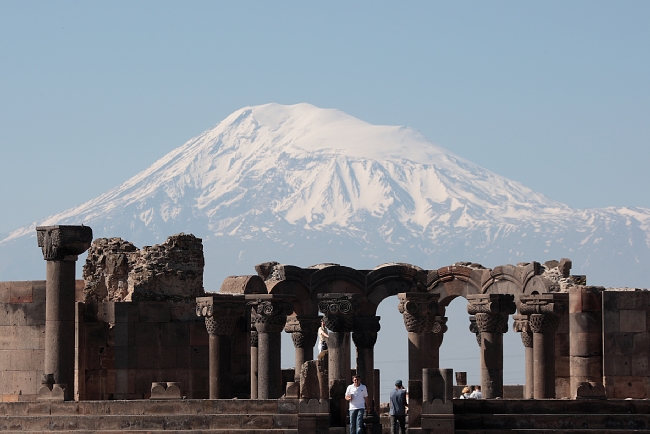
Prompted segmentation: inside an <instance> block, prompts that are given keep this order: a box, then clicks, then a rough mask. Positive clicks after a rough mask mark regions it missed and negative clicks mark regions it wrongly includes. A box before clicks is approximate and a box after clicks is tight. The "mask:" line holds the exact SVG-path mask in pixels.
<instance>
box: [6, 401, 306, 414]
mask: <svg viewBox="0 0 650 434" xmlns="http://www.w3.org/2000/svg"><path fill="white" fill-rule="evenodd" d="M297 409H298V400H291V399H287V400H251V399H241V400H238V399H213V400H210V399H183V400H148V399H145V400H129V401H126V400H123V401H118V400H116V401H80V402H75V401H68V402H47V401H45V402H43V401H41V402H0V415H5V416H39V415H61V416H64V415H167V414H175V415H181V414H186V415H202V414H204V415H207V414H267V415H274V414H295V413H297Z"/></svg>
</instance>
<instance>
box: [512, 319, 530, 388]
mask: <svg viewBox="0 0 650 434" xmlns="http://www.w3.org/2000/svg"><path fill="white" fill-rule="evenodd" d="M513 318H514V320H515V322H514V324H513V325H512V329H513V330H514V331H515V332H518V333H521V342H522V343H523V344H524V349H525V350H524V351H525V357H526V362H525V363H526V386H525V389H524V398H525V399H533V398H534V397H535V396H534V392H533V391H534V390H535V388H534V384H535V360H534V359H533V332H532V331H531V330H530V325H529V324H528V316H527V315H514V316H513Z"/></svg>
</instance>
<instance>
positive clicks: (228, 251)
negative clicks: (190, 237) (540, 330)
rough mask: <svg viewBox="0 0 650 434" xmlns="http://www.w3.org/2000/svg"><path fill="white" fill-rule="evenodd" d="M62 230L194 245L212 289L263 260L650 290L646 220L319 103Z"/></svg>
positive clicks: (174, 166) (214, 149)
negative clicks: (563, 265)
mask: <svg viewBox="0 0 650 434" xmlns="http://www.w3.org/2000/svg"><path fill="white" fill-rule="evenodd" d="M64 223H65V224H73V223H84V224H86V225H89V226H91V227H92V228H93V230H94V232H95V236H96V237H99V236H121V237H123V238H126V239H129V240H130V241H133V242H135V243H136V244H153V243H155V242H161V241H163V240H164V239H165V238H166V236H168V235H171V234H173V233H176V232H181V231H184V232H191V233H194V234H195V235H197V236H199V237H202V238H203V239H204V244H205V251H206V282H208V283H209V284H211V285H212V286H218V284H219V283H220V280H221V279H223V277H225V276H226V275H229V274H249V273H251V272H252V271H253V268H252V266H253V265H254V264H255V263H256V262H262V261H266V260H278V261H281V262H293V263H296V264H297V265H304V266H306V265H310V264H311V263H312V262H339V263H345V264H348V265H351V266H357V267H374V266H375V265H377V264H379V263H382V262H389V261H405V262H411V263H414V264H416V265H420V266H422V267H425V268H436V267H440V266H444V265H448V264H450V263H453V262H455V261H458V260H471V261H479V262H484V263H485V265H487V266H494V265H499V264H501V263H506V262H519V261H530V260H542V261H543V260H546V259H549V258H553V257H558V258H559V257H571V258H572V259H574V273H586V274H589V277H590V282H592V283H602V284H608V285H615V284H617V282H613V281H611V282H610V280H611V278H612V277H613V276H612V275H611V273H608V272H606V271H605V270H606V269H607V267H611V266H612V265H616V267H617V268H618V269H619V270H621V273H620V274H622V275H624V276H626V278H629V279H628V280H624V281H623V282H621V283H622V284H626V285H641V283H642V282H643V281H647V280H648V277H650V276H649V275H648V274H647V273H646V272H645V271H642V270H640V267H639V264H642V263H644V262H645V263H647V261H648V259H650V250H649V246H650V241H649V240H650V210H647V209H641V208H622V209H615V208H607V209H593V210H574V209H571V208H570V207H568V206H567V205H564V204H562V203H559V202H556V201H553V200H551V199H548V198H546V197H545V196H543V195H541V194H538V193H536V192H534V191H532V190H530V189H528V188H526V187H524V186H523V185H521V184H519V183H517V182H513V181H510V180H508V179H506V178H503V177H501V176H498V175H496V174H494V173H492V172H489V171H487V170H485V169H483V168H481V167H479V166H477V165H475V164H473V163H471V162H469V161H467V160H464V159H462V158H460V157H458V156H456V155H454V154H452V153H450V152H449V151H447V150H445V149H443V148H440V147H438V146H436V145H434V144H432V143H431V142H429V141H428V140H426V139H425V138H424V137H423V136H422V135H420V134H419V133H417V132H416V131H414V130H412V129H409V128H404V127H391V126H375V125H370V124H368V123H365V122H363V121H360V120H358V119H356V118H353V117H351V116H349V115H346V114H345V113H342V112H340V111H337V110H325V109H320V108H317V107H314V106H311V105H309V104H297V105H293V106H282V105H278V104H267V105H263V106H256V107H246V108H243V109H241V110H238V111H236V112H234V113H233V114H231V115H230V116H228V117H227V118H226V119H225V120H223V121H222V122H220V123H219V124H217V125H216V126H215V127H214V128H212V129H210V130H208V131H206V132H204V133H203V134H201V135H199V136H198V137H196V138H194V139H192V140H190V141H188V142H187V143H185V144H184V145H183V146H181V147H179V148H177V149H175V150H174V151H172V152H170V153H169V154H167V155H166V156H164V157H163V158H161V159H160V160H158V161H157V162H155V163H154V164H153V165H152V166H150V167H149V168H148V169H146V170H144V171H143V172H141V173H139V174H138V175H136V176H134V177H133V178H131V179H130V180H128V181H126V182H125V183H124V184H122V185H120V186H118V187H116V188H114V189H112V190H110V191H108V192H107V193H105V194H103V195H101V196H99V197H98V198H96V199H93V200H91V201H89V202H86V203H84V204H82V205H80V206H78V207H75V208H72V209H70V210H67V211H64V212H62V213H60V214H57V215H55V216H51V217H48V218H46V219H44V220H43V221H41V222H38V224H64ZM34 226H36V225H35V224H34V225H30V226H26V227H23V228H20V229H17V230H16V231H14V232H12V233H11V234H9V236H8V237H6V238H5V239H4V240H2V241H0V280H7V279H9V278H12V279H19V278H21V277H20V276H18V275H17V273H18V272H19V271H20V268H22V267H19V268H16V266H15V263H16V261H17V259H16V257H15V256H16V252H18V251H21V249H22V250H24V254H25V255H27V256H29V257H30V258H31V256H36V257H37V259H39V258H38V251H36V249H35V248H34V246H33V245H35V241H34V240H32V241H29V243H30V244H32V245H30V246H29V247H28V244H26V243H28V242H27V241H24V240H26V239H28V238H30V237H33V236H34ZM21 246H22V247H21ZM9 251H13V253H11V254H10V253H5V252H9ZM18 256H20V255H18ZM41 260H42V259H41ZM211 260H213V261H217V262H218V263H219V264H220V265H221V267H219V269H218V270H214V269H211V267H210V265H209V264H210V261H211ZM22 261H24V262H25V261H26V262H30V263H37V262H35V261H31V260H28V259H26V258H22ZM12 264H13V265H12ZM37 267H41V268H42V269H44V267H43V265H42V264H39V265H37ZM208 270H209V271H208ZM594 273H595V274H594ZM617 274H618V273H617ZM620 274H619V275H620ZM22 278H28V277H22ZM593 278H595V279H596V280H595V281H593ZM608 279H609V280H608ZM622 280H623V279H622ZM637 282H638V283H637Z"/></svg>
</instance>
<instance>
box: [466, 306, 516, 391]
mask: <svg viewBox="0 0 650 434" xmlns="http://www.w3.org/2000/svg"><path fill="white" fill-rule="evenodd" d="M467 299H468V301H469V304H468V305H467V312H468V313H469V314H470V315H474V316H475V317H476V325H477V327H478V328H479V330H480V332H481V389H482V392H483V398H486V399H490V398H503V334H504V333H506V332H507V331H508V316H509V315H511V314H513V313H515V310H516V306H515V302H514V296H513V295H511V294H473V295H469V296H467Z"/></svg>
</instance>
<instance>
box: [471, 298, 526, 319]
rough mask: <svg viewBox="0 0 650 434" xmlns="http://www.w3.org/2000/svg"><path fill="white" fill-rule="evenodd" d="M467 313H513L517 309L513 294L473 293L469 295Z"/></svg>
mask: <svg viewBox="0 0 650 434" xmlns="http://www.w3.org/2000/svg"><path fill="white" fill-rule="evenodd" d="M467 301H468V302H469V304H468V305H467V313H469V314H470V315H476V314H477V313H487V314H490V315H512V314H513V313H515V311H516V310H517V306H516V305H515V296H514V295H512V294H472V295H468V296H467Z"/></svg>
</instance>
